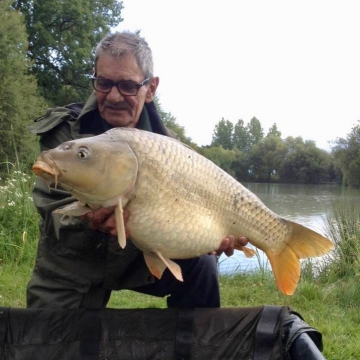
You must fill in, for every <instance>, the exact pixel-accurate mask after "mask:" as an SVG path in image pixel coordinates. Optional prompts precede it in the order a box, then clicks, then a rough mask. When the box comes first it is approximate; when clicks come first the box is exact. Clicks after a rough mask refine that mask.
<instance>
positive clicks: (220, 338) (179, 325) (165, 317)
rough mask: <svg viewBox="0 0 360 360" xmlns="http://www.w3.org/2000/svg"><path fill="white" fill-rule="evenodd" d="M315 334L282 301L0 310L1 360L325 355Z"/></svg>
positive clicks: (166, 359)
mask: <svg viewBox="0 0 360 360" xmlns="http://www.w3.org/2000/svg"><path fill="white" fill-rule="evenodd" d="M320 351H322V338H321V334H320V333H319V332H318V331H317V330H315V329H314V328H312V327H310V326H309V325H308V324H306V323H305V322H304V321H303V320H302V318H301V316H300V315H299V314H297V313H295V312H294V311H292V310H291V309H290V308H288V307H278V306H265V307H253V308H220V309H213V308H210V309H209V308H206V309H201V308H196V309H191V308H189V309H131V310H115V309H102V310H91V309H79V310H66V309H13V308H0V359H1V360H13V359H14V360H72V359H74V360H75V359H76V360H79V359H81V360H100V359H102V360H115V359H116V360H123V359H135V360H144V359H152V360H158V359H159V360H171V359H174V360H180V359H197V360H211V359H214V360H215V359H224V360H228V359H229V360H230V359H249V360H250V359H254V360H275V359H301V360H304V359H308V360H310V359H314V360H318V359H324V357H323V356H322V354H321V352H320Z"/></svg>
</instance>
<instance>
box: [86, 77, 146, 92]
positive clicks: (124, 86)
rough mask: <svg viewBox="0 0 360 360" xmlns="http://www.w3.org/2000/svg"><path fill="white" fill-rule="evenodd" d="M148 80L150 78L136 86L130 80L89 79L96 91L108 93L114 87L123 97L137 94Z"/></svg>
mask: <svg viewBox="0 0 360 360" xmlns="http://www.w3.org/2000/svg"><path fill="white" fill-rule="evenodd" d="M149 80H150V78H146V79H145V80H144V81H142V82H141V83H139V84H138V83H136V82H134V81H130V80H120V81H113V80H110V79H105V78H101V77H95V76H94V77H92V78H91V81H92V85H93V88H94V89H95V90H96V91H100V92H103V93H109V92H110V91H111V89H112V88H113V86H116V88H117V89H118V91H119V93H120V94H121V95H125V96H135V95H136V94H137V93H138V91H139V89H140V88H141V87H142V86H144V85H146V84H147V83H148V82H149Z"/></svg>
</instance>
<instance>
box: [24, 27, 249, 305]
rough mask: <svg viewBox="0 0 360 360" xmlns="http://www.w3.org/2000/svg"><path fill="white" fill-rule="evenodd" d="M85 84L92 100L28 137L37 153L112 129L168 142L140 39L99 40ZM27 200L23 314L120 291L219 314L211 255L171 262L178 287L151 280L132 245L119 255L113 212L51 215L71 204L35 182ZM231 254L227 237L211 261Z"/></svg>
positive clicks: (54, 116) (52, 114) (166, 278)
mask: <svg viewBox="0 0 360 360" xmlns="http://www.w3.org/2000/svg"><path fill="white" fill-rule="evenodd" d="M92 83H93V87H94V92H93V94H92V95H91V96H90V98H89V99H88V101H87V102H86V104H85V105H83V104H71V105H69V106H66V107H63V108H55V109H52V110H49V111H48V113H47V114H46V115H45V116H43V117H42V118H41V119H40V120H39V121H37V122H36V123H35V124H34V126H33V127H32V128H31V130H32V132H34V133H35V134H37V135H39V136H40V146H41V150H46V149H49V148H54V147H56V146H57V145H59V144H61V143H63V142H65V141H68V140H72V139H76V138H79V137H84V136H91V135H98V134H101V133H103V132H105V131H106V130H108V129H110V128H112V127H122V126H124V127H136V128H139V129H143V130H147V131H152V132H156V133H159V134H163V135H169V132H168V130H167V129H166V128H165V127H164V125H163V124H162V122H161V119H160V118H159V115H158V113H157V111H156V108H155V106H154V103H153V98H154V95H155V91H156V89H157V86H158V84H159V78H158V77H155V76H154V74H153V63H152V54H151V50H150V48H149V46H148V44H147V43H146V42H145V40H144V39H143V38H141V37H140V36H138V35H136V34H132V33H129V32H123V33H114V34H110V35H108V36H106V37H105V38H104V39H103V40H102V41H101V42H100V43H99V45H98V46H97V48H96V52H95V71H94V76H93V78H92ZM33 197H34V202H35V205H36V207H37V209H38V212H39V214H40V216H41V220H40V241H39V245H38V253H37V258H36V264H35V267H34V271H33V275H32V278H31V279H30V281H29V284H28V288H27V304H28V307H62V308H80V307H88V308H101V307H105V306H106V304H107V303H108V301H109V298H110V295H111V291H112V290H121V289H131V290H135V291H139V292H142V293H146V294H150V295H155V296H168V298H167V303H168V306H176V307H219V306H220V294H219V286H218V276H217V266H216V257H215V255H214V254H209V255H204V256H201V257H199V258H195V259H189V260H176V261H177V262H178V263H179V265H180V267H181V269H182V272H183V278H184V282H179V281H178V280H176V279H175V278H174V277H173V275H172V274H171V273H170V272H169V271H168V270H166V271H165V272H164V274H163V276H162V278H161V279H160V280H158V279H156V278H154V276H152V275H151V273H150V272H149V270H148V269H147V267H146V264H145V261H144V259H143V256H142V253H141V252H140V251H139V250H138V249H137V248H136V247H135V246H134V245H132V243H131V239H129V240H130V241H128V244H127V246H126V248H125V249H121V248H120V247H119V245H118V243H117V238H116V228H115V221H114V214H113V209H112V208H103V209H100V210H98V211H95V212H94V213H89V214H87V215H85V216H84V217H82V218H80V219H79V218H76V217H69V216H59V215H53V213H52V212H53V210H55V209H57V208H58V207H60V206H64V205H66V204H68V203H70V202H72V201H74V199H73V198H72V197H71V196H70V194H69V193H67V192H66V191H64V190H62V189H61V188H57V189H54V188H51V191H50V192H49V190H48V188H47V185H46V184H45V182H44V181H43V180H42V179H37V181H36V185H35V188H34V191H33ZM130 216H131V214H130ZM125 221H126V219H125ZM219 240H220V239H219ZM237 241H239V243H240V244H242V245H244V244H246V242H247V240H246V239H244V238H241V239H238V240H237ZM233 249H234V237H233V236H228V237H227V238H225V239H223V241H222V243H221V247H220V249H219V250H218V251H217V253H218V254H220V253H222V252H224V251H225V253H226V254H227V255H231V254H232V252H233Z"/></svg>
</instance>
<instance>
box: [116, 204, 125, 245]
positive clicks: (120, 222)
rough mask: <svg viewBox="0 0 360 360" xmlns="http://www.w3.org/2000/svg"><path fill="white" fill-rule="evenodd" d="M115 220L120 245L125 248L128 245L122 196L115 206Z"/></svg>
mask: <svg viewBox="0 0 360 360" xmlns="http://www.w3.org/2000/svg"><path fill="white" fill-rule="evenodd" d="M115 222H116V231H117V234H118V241H119V245H120V247H121V248H122V249H123V248H124V247H125V246H126V234H125V224H124V216H123V208H122V200H121V198H119V201H118V203H117V205H116V207H115Z"/></svg>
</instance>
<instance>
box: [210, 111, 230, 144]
mask: <svg viewBox="0 0 360 360" xmlns="http://www.w3.org/2000/svg"><path fill="white" fill-rule="evenodd" d="M233 131H234V125H233V123H232V122H231V121H229V120H225V119H224V118H222V119H221V120H220V121H219V122H218V123H217V124H216V125H215V130H214V132H213V137H212V142H211V146H222V147H223V148H224V149H226V150H231V149H232V148H233V147H234V143H233Z"/></svg>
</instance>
